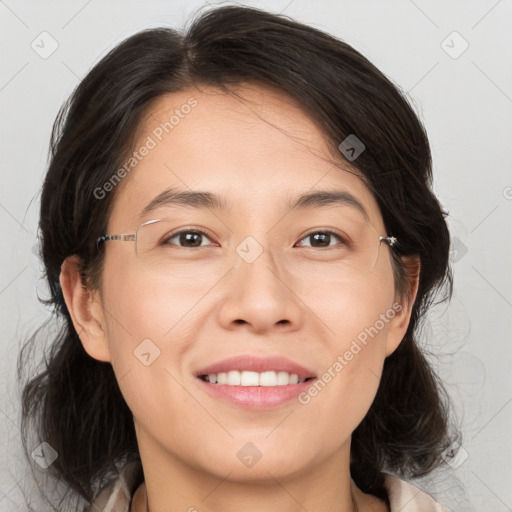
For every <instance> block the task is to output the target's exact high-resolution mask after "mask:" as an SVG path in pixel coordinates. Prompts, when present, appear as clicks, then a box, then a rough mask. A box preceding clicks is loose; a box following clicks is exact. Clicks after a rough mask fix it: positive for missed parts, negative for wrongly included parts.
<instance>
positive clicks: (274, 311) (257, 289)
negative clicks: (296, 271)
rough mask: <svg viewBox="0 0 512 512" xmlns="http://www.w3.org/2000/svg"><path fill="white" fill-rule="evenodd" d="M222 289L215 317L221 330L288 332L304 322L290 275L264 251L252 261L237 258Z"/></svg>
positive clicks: (300, 303) (268, 251)
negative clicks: (223, 290) (220, 300)
mask: <svg viewBox="0 0 512 512" xmlns="http://www.w3.org/2000/svg"><path fill="white" fill-rule="evenodd" d="M253 250H254V248H253ZM240 254H243V253H242V252H240ZM225 286H226V288H225V290H226V292H225V293H224V294H223V301H222V304H221V307H220V310H219V316H218V319H219V322H220V323H221V325H222V327H224V328H225V329H228V330H233V329H244V330H248V331H251V332H254V333H260V334H261V333H265V332H270V331H272V330H274V331H278V332H289V331H293V330H296V329H299V328H300V327H301V322H303V321H304V317H305V315H304V309H305V306H304V303H303V302H302V301H301V299H300V297H299V296H298V295H297V292H296V291H295V290H294V279H293V277H292V275H291V274H289V273H288V272H287V271H286V269H284V268H283V267H282V266H280V265H277V264H276V262H275V259H274V257H273V254H272V252H271V251H270V250H268V249H266V248H263V252H261V254H259V255H258V256H257V257H256V259H254V260H253V261H251V258H246V259H244V258H243V257H239V258H237V260H236V263H235V265H234V267H233V268H232V269H231V271H230V272H229V275H228V276H227V280H226V283H225ZM295 288H297V286H295Z"/></svg>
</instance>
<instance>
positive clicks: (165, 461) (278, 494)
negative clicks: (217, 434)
mask: <svg viewBox="0 0 512 512" xmlns="http://www.w3.org/2000/svg"><path fill="white" fill-rule="evenodd" d="M138 442H139V451H140V454H141V460H142V464H143V468H144V478H145V482H144V484H143V485H141V487H140V488H139V489H138V490H137V493H136V496H134V499H133V505H132V512H169V511H174V510H187V511H190V512H197V511H201V512H214V511H218V510H222V511H223V512H235V511H236V512H238V511H239V510H241V509H243V510H244V512H260V511H261V510H280V511H282V512H303V511H304V510H322V511H323V512H339V511H340V510H343V511H344V512H358V505H359V501H360V494H361V492H360V491H359V490H358V489H357V487H356V486H355V484H354V483H353V482H352V480H351V478H350V466H349V464H350V439H349V441H348V442H347V443H346V444H345V445H343V446H342V447H341V448H340V449H339V450H338V451H337V452H335V453H334V454H332V455H331V456H329V457H328V458H327V459H326V460H324V461H323V462H321V463H320V464H314V463H310V464H309V467H308V468H306V469H303V468H299V470H295V471H294V472H293V475H292V476H290V470H289V468H287V467H286V464H285V463H284V462H283V461H276V460H271V461H270V462H268V463H267V465H265V462H264V457H262V459H261V460H260V461H259V462H258V463H256V464H255V465H254V466H253V467H251V468H249V469H248V468H245V467H244V466H243V465H242V464H241V463H240V462H239V460H238V459H236V458H234V464H233V463H231V464H228V465H227V466H226V468H220V470H218V467H212V468H211V471H204V470H200V469H198V465H197V464H196V465H195V467H193V466H192V465H191V464H187V463H186V462H185V461H184V460H183V459H181V458H179V457H177V456H176V455H175V454H170V453H169V452H168V451H165V450H163V448H162V446H161V445H158V444H157V443H156V442H155V441H154V440H153V439H152V438H150V437H149V436H146V435H145V433H144V432H143V431H141V430H139V431H138ZM236 451H237V450H236V449H235V450H234V453H236ZM264 453H265V452H264ZM212 466H214V465H213V464H212ZM294 469H295V468H294ZM216 470H217V471H216ZM359 510H361V512H362V507H361V506H359Z"/></svg>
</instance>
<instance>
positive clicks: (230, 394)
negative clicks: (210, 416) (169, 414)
mask: <svg viewBox="0 0 512 512" xmlns="http://www.w3.org/2000/svg"><path fill="white" fill-rule="evenodd" d="M196 380H198V381H199V384H200V385H203V386H204V388H205V389H206V391H207V392H209V393H211V394H212V395H213V396H215V397H219V398H221V399H223V400H226V401H227V402H230V403H231V404H233V405H236V406H238V407H242V408H244V409H252V410H258V411H261V410H268V409H274V408H275V407H279V406H281V405H283V404H285V403H287V402H290V401H292V400H294V399H297V396H298V395H299V394H300V393H302V392H303V391H305V390H306V389H308V388H309V387H310V386H311V384H313V383H314V382H315V381H316V380H317V379H316V378H314V379H311V380H308V381H305V382H301V383H299V384H287V385H285V386H228V385H227V384H212V383H211V382H206V381H204V380H203V379H201V378H199V377H196Z"/></svg>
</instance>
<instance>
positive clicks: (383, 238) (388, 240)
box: [379, 236, 397, 247]
mask: <svg viewBox="0 0 512 512" xmlns="http://www.w3.org/2000/svg"><path fill="white" fill-rule="evenodd" d="M379 242H386V243H387V244H388V245H389V246H390V247H393V245H395V244H396V242H397V240H396V238H395V237H394V236H379Z"/></svg>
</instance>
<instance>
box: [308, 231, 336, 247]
mask: <svg viewBox="0 0 512 512" xmlns="http://www.w3.org/2000/svg"><path fill="white" fill-rule="evenodd" d="M307 239H309V240H310V245H309V246H308V245H306V246H305V247H313V248H328V247H333V245H331V242H332V241H333V240H335V239H337V240H339V241H340V242H341V243H344V242H345V240H344V239H343V238H342V237H341V236H340V235H338V234H336V233H333V232H332V231H315V232H313V233H309V235H306V236H305V237H304V238H303V239H302V240H307ZM302 240H301V242H302ZM334 245H336V244H334ZM303 247H304V246H303Z"/></svg>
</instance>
